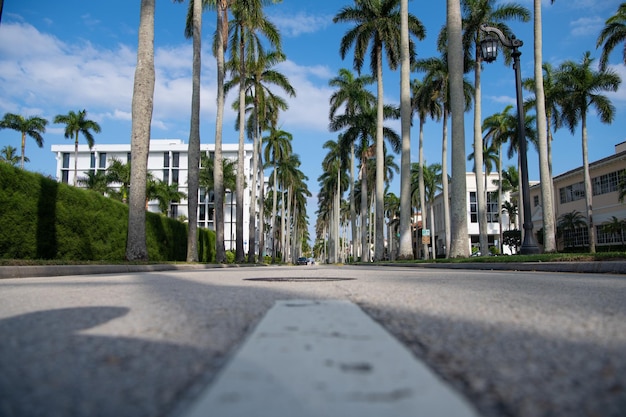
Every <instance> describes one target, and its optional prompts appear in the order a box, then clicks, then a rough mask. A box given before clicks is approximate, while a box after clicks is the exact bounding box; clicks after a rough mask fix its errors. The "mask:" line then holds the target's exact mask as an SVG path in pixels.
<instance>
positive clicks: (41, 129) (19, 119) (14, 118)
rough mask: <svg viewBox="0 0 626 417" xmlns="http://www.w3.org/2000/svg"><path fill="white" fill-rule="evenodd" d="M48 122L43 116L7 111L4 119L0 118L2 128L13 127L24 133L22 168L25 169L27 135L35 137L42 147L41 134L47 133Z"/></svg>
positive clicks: (38, 144)
mask: <svg viewBox="0 0 626 417" xmlns="http://www.w3.org/2000/svg"><path fill="white" fill-rule="evenodd" d="M47 124H48V121H47V120H46V119H44V118H42V117H38V116H30V117H24V116H21V115H19V114H13V113H5V115H4V117H3V118H2V120H0V129H11V130H15V131H18V132H20V133H21V134H22V158H21V162H20V166H21V168H22V169H24V162H25V160H26V158H25V155H24V151H25V149H26V136H30V137H31V138H33V139H35V142H37V146H39V147H40V148H42V147H43V136H42V135H41V134H42V133H46V125H47Z"/></svg>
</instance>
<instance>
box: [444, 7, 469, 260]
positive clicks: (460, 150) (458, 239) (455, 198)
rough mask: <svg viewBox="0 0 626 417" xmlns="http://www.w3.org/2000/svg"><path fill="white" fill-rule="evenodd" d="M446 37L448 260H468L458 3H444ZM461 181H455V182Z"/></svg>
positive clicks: (459, 10) (460, 30)
mask: <svg viewBox="0 0 626 417" xmlns="http://www.w3.org/2000/svg"><path fill="white" fill-rule="evenodd" d="M446 27H447V33H448V45H447V53H448V73H449V76H450V113H451V114H452V116H453V117H452V187H451V190H450V194H451V203H450V233H451V236H450V253H449V256H450V257H453V258H456V257H467V256H469V245H468V244H467V186H466V182H465V180H464V178H465V155H466V153H465V122H464V118H463V117H457V116H456V115H461V114H463V113H464V112H465V100H464V94H463V73H464V65H463V63H464V54H463V25H462V20H461V4H460V1H459V0H447V2H446ZM455 178H456V179H461V181H458V180H457V181H455V180H454V179H455Z"/></svg>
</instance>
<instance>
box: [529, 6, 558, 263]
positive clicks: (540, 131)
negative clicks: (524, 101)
mask: <svg viewBox="0 0 626 417" xmlns="http://www.w3.org/2000/svg"><path fill="white" fill-rule="evenodd" d="M552 3H554V0H552ZM533 10H534V20H533V25H534V26H533V30H534V36H533V38H534V58H535V62H534V75H535V77H534V79H535V86H534V87H535V89H534V90H535V91H534V92H535V97H536V105H535V109H536V111H537V147H538V149H539V178H540V184H541V185H540V186H541V209H542V210H541V211H542V217H543V250H544V252H548V253H550V252H556V250H557V247H556V233H555V232H556V226H555V218H554V215H555V214H554V204H553V203H554V196H553V193H554V190H553V186H552V170H551V166H550V148H549V139H550V138H549V135H550V133H549V129H548V114H547V110H546V107H547V103H546V98H545V91H544V81H543V69H542V64H543V34H542V29H541V26H542V21H541V20H542V19H541V0H534V1H533Z"/></svg>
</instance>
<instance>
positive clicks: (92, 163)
mask: <svg viewBox="0 0 626 417" xmlns="http://www.w3.org/2000/svg"><path fill="white" fill-rule="evenodd" d="M89 168H91V171H93V170H94V169H96V153H95V152H92V153H91V158H90V162H89Z"/></svg>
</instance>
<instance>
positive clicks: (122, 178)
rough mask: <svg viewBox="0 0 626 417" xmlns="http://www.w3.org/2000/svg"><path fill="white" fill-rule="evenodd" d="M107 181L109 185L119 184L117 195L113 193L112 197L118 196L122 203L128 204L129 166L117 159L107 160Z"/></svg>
mask: <svg viewBox="0 0 626 417" xmlns="http://www.w3.org/2000/svg"><path fill="white" fill-rule="evenodd" d="M107 175H108V180H109V182H110V183H118V184H120V190H119V193H117V192H113V195H114V196H119V199H120V200H121V201H122V203H124V204H126V203H128V191H129V189H130V178H131V176H130V164H128V163H126V164H125V163H123V162H122V161H120V160H119V159H117V158H111V159H110V160H109V167H108V168H107Z"/></svg>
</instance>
